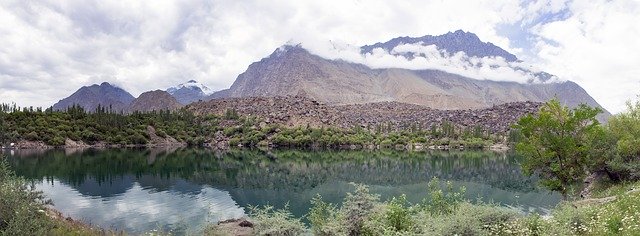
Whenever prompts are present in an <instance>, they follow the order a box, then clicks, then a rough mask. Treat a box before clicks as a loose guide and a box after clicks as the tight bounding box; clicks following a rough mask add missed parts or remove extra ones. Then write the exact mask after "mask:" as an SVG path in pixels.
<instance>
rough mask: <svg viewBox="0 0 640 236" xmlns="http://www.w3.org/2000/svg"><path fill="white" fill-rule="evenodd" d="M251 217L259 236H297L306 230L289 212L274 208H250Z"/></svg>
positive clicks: (255, 231) (285, 209) (286, 208)
mask: <svg viewBox="0 0 640 236" xmlns="http://www.w3.org/2000/svg"><path fill="white" fill-rule="evenodd" d="M249 211H250V213H249V216H250V217H251V218H252V219H253V220H254V221H255V224H254V233H255V234H257V235H279V236H289V235H291V236H297V235H300V234H302V233H303V232H305V230H306V228H305V226H304V224H303V223H302V221H300V219H298V218H295V217H294V216H293V214H291V212H290V211H289V210H288V206H285V208H284V209H279V210H274V208H273V206H264V207H262V208H260V207H253V206H250V207H249Z"/></svg>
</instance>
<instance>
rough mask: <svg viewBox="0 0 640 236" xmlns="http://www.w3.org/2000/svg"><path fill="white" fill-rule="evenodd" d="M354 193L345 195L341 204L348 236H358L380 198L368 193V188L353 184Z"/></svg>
mask: <svg viewBox="0 0 640 236" xmlns="http://www.w3.org/2000/svg"><path fill="white" fill-rule="evenodd" d="M353 185H354V186H355V188H356V189H355V191H354V192H353V193H347V196H346V197H345V199H344V202H343V203H342V208H341V209H340V210H341V211H342V214H344V218H345V223H346V225H347V232H349V233H348V234H349V235H360V234H361V233H362V227H363V225H364V223H365V222H366V221H367V220H368V219H369V217H370V216H371V214H372V213H373V210H374V207H375V205H376V202H377V201H378V199H379V198H380V196H378V195H375V194H371V193H369V188H368V187H367V186H365V185H362V184H353Z"/></svg>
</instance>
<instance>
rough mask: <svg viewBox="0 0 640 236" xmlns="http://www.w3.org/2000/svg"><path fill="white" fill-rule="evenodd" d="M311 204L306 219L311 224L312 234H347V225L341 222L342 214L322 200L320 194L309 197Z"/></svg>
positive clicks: (326, 235)
mask: <svg viewBox="0 0 640 236" xmlns="http://www.w3.org/2000/svg"><path fill="white" fill-rule="evenodd" d="M311 205H312V207H311V209H310V210H309V214H307V220H309V223H310V224H311V230H312V232H313V234H314V235H319V236H333V235H347V227H346V226H345V225H344V224H343V222H344V216H343V215H342V214H340V211H339V210H338V209H337V208H336V206H334V205H333V204H330V203H326V202H324V201H322V196H320V195H317V196H316V197H314V198H313V199H311Z"/></svg>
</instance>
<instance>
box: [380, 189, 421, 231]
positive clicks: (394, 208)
mask: <svg viewBox="0 0 640 236" xmlns="http://www.w3.org/2000/svg"><path fill="white" fill-rule="evenodd" d="M412 211H413V209H412V208H410V204H409V202H408V201H407V196H405V195H404V194H403V195H401V196H400V197H398V198H396V197H393V199H391V201H389V202H388V203H387V209H386V211H385V217H384V220H385V223H386V225H389V226H391V227H392V229H393V230H394V231H396V232H411V231H412V229H413V227H414V222H413V219H411V213H412Z"/></svg>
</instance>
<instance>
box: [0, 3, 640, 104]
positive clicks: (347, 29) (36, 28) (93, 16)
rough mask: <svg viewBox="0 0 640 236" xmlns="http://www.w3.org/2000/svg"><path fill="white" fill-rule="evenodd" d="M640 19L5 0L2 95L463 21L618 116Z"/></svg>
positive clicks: (445, 6) (560, 6)
mask: <svg viewBox="0 0 640 236" xmlns="http://www.w3.org/2000/svg"><path fill="white" fill-rule="evenodd" d="M638 22H640V0H613V1H604V0H584V1H567V0H540V1H495V0H469V1H456V0H439V1H424V0H420V1H418V0H415V1H414V0H406V1H401V0H398V1H387V0H324V1H313V2H312V1H301V0H268V1H267V0H265V1H258V0H247V1H241V0H226V1H216V0H213V1H212V0H194V1H165V0H154V1H146V0H145V1H138V0H126V1H107V0H76V1H74V0H70V1H61V0H51V1H45V0H42V1H38V0H33V1H24V0H15V1H14V0H4V1H1V2H0V45H1V46H0V102H16V103H18V104H19V105H21V106H43V107H48V106H50V105H52V104H53V103H55V102H57V101H58V100H60V99H62V98H64V97H66V96H68V95H70V94H71V93H73V92H74V91H75V90H76V89H78V88H79V87H81V86H84V85H91V84H93V83H100V82H103V81H108V82H111V83H113V84H116V85H118V86H120V87H122V88H124V89H126V90H127V91H129V92H131V93H132V94H133V95H134V96H138V95H139V94H140V93H142V92H144V91H148V90H152V89H166V88H167V87H170V86H172V85H176V84H179V83H182V82H186V81H187V80H190V79H195V80H197V81H199V82H202V83H204V84H205V85H207V86H209V87H211V88H212V89H215V90H219V89H224V88H228V87H229V86H230V85H231V83H233V81H234V80H235V78H236V76H237V75H238V74H240V73H242V72H243V71H244V70H245V69H246V68H247V67H248V66H249V64H251V63H252V62H254V61H258V60H260V59H261V58H263V57H266V56H268V55H269V54H270V53H271V52H273V51H274V50H275V49H276V48H278V47H279V46H281V45H283V44H286V43H287V42H295V43H301V44H302V45H303V47H305V48H308V49H310V50H311V51H312V52H315V53H317V54H327V53H328V49H327V45H335V44H339V45H358V46H359V45H365V44H373V43H375V42H381V41H387V40H389V39H391V38H394V37H398V36H423V35H440V34H444V33H447V32H449V31H455V30H457V29H462V30H465V31H469V32H473V33H475V34H477V35H478V36H479V37H480V39H481V40H483V41H488V42H492V43H494V44H496V45H498V46H500V47H502V48H504V49H505V50H507V51H509V52H511V53H513V54H515V55H516V56H518V58H520V59H521V60H524V61H525V62H527V63H529V64H532V65H534V66H536V67H538V68H541V69H543V70H545V71H547V72H549V73H551V74H555V75H557V76H558V77H559V78H560V79H562V80H571V81H574V82H576V83H578V84H580V85H581V86H582V87H584V88H585V89H586V90H587V92H588V93H589V94H591V95H592V96H593V97H594V98H595V99H596V100H597V101H598V102H599V103H600V104H601V105H603V106H604V107H605V108H606V109H608V110H609V111H611V112H612V113H616V112H619V111H621V110H623V109H624V103H625V101H626V100H629V99H635V97H636V95H637V94H640V40H639V39H640V23H638ZM328 42H331V43H330V44H328Z"/></svg>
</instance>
